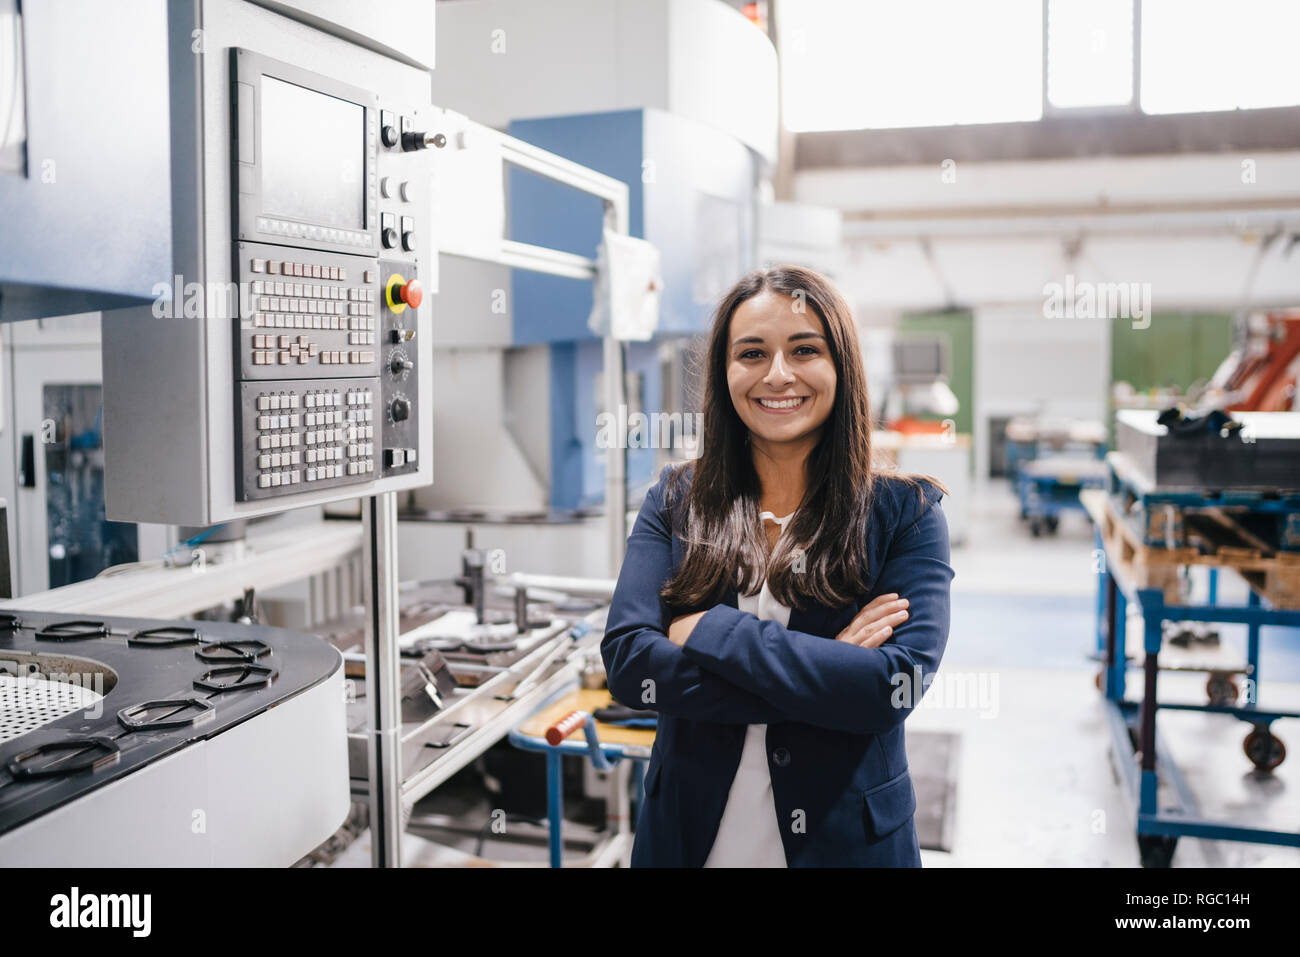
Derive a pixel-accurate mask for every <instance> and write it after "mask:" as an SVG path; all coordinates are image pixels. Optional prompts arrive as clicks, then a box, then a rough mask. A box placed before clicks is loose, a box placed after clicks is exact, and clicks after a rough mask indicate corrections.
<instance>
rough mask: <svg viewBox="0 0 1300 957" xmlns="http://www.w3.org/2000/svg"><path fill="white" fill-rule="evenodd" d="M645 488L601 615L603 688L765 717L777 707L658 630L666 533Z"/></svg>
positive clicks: (695, 715)
mask: <svg viewBox="0 0 1300 957" xmlns="http://www.w3.org/2000/svg"><path fill="white" fill-rule="evenodd" d="M662 486H663V482H662V481H661V482H660V483H659V484H658V485H656V486H655V487H653V488H651V489H650V491H649V493H648V494H647V495H646V499H645V502H644V503H643V504H642V506H641V511H640V513H639V514H638V515H637V519H636V524H635V525H634V526H633V527H632V534H631V535H630V536H629V537H628V543H627V554H626V555H625V557H624V559H623V567H622V568H621V569H620V571H619V575H618V584H617V585H616V586H615V588H614V598H613V600H612V602H611V603H610V608H609V614H608V616H607V617H606V621H605V636H604V638H603V639H602V640H601V643H600V652H601V657H602V658H603V659H604V661H605V672H606V674H607V675H608V677H609V690H610V693H611V694H612V695H613V696H614V697H615V698H616V699H617V700H619V701H621V702H622V703H623V704H625V705H628V706H629V707H633V708H643V709H646V710H651V711H659V712H662V713H663V714H670V715H675V716H678V717H682V718H689V719H692V720H696V721H713V722H716V723H719V724H768V723H771V722H775V721H780V720H782V715H781V714H780V712H779V711H777V710H776V709H775V708H773V707H772V706H771V705H769V704H768V703H767V702H765V701H763V700H762V699H761V698H760V697H758V696H756V695H754V694H752V693H751V692H749V691H744V690H742V689H740V688H737V687H736V686H735V685H733V684H731V683H730V682H729V681H727V680H726V679H725V678H723V677H722V676H720V675H718V674H715V673H713V672H711V671H707V670H705V669H704V668H701V667H700V666H699V665H698V664H696V663H695V662H693V661H691V660H689V659H688V658H687V657H686V656H685V655H684V654H683V653H682V649H681V648H679V647H678V646H677V645H674V644H673V643H672V642H671V641H669V640H668V637H667V635H666V633H665V631H666V629H667V627H668V624H669V623H670V622H671V618H670V617H669V611H668V609H667V607H666V606H665V605H664V604H663V600H662V599H661V598H660V597H659V589H660V588H661V587H662V586H663V584H664V582H666V581H667V580H668V579H669V577H670V576H671V575H672V572H673V561H672V538H671V532H670V531H669V528H668V521H667V516H666V513H665V510H664V507H663V503H662V499H661V494H662V493H661V489H662Z"/></svg>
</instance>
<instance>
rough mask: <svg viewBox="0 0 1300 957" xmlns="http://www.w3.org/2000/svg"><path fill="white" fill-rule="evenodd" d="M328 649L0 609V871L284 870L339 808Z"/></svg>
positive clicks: (340, 761)
mask: <svg viewBox="0 0 1300 957" xmlns="http://www.w3.org/2000/svg"><path fill="white" fill-rule="evenodd" d="M342 666H343V662H342V659H341V656H340V655H339V653H338V652H337V651H335V650H334V649H333V648H330V647H329V646H327V645H326V644H324V643H323V642H321V641H320V640H319V639H317V638H315V637H314V636H311V635H302V634H298V633H296V632H290V631H284V630H282V629H279V628H265V627H249V626H245V625H233V624H223V623H216V622H176V621H153V620H144V619H128V618H98V617H96V618H91V617H88V616H84V615H82V616H73V615H66V614H62V615H60V614H51V613H37V612H6V613H5V614H0V866H6V867H31V866H40V867H59V866H63V867H67V866H122V865H123V864H125V863H130V864H131V865H133V866H173V867H174V866H288V865H290V864H292V863H294V862H295V861H297V860H298V859H300V858H301V857H303V856H304V855H306V854H307V853H308V852H309V851H311V849H312V848H314V847H315V846H316V845H318V844H320V843H321V842H322V841H324V840H325V839H326V838H327V837H329V835H330V834H332V833H333V832H334V829H335V828H336V827H337V826H338V824H339V822H340V821H341V820H342V819H343V817H344V816H345V815H346V813H347V807H348V782H347V747H346V739H345V736H344V735H345V727H344V711H343V704H342V701H343V667H342Z"/></svg>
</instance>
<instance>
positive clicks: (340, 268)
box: [249, 257, 379, 366]
mask: <svg viewBox="0 0 1300 957" xmlns="http://www.w3.org/2000/svg"><path fill="white" fill-rule="evenodd" d="M249 272H250V273H251V274H261V275H265V276H266V277H267V278H265V279H261V278H254V279H252V280H251V281H250V288H251V293H252V295H251V297H250V302H251V304H252V308H253V312H252V315H251V316H250V320H251V323H252V327H253V329H255V330H257V329H285V330H306V331H309V332H315V331H317V330H320V331H322V332H330V331H338V332H340V333H342V334H343V335H342V336H340V337H339V340H338V343H339V344H340V345H341V344H344V343H346V344H347V345H349V346H373V345H376V342H377V339H376V326H377V323H378V318H379V290H378V289H375V288H371V287H372V286H373V284H374V283H376V282H377V281H378V275H377V273H376V271H375V270H373V269H366V270H364V271H362V270H357V269H355V268H354V269H353V273H354V274H355V273H360V275H359V276H355V277H354V279H353V281H354V282H355V281H356V280H357V279H359V280H360V281H361V282H362V283H364V284H363V285H349V284H348V282H349V279H348V267H347V266H346V265H341V264H340V265H335V264H331V263H325V264H322V263H302V262H295V261H293V260H280V259H262V258H260V257H253V258H250V259H249ZM274 276H279V277H289V278H288V279H287V280H286V279H284V278H270V277H274ZM298 279H304V280H318V281H316V282H312V281H307V282H298V281H297V280H298ZM319 280H323V281H319ZM327 345H330V346H332V345H334V340H332V339H325V338H323V337H319V336H311V335H310V334H309V335H298V336H297V337H296V338H295V337H294V336H291V335H276V334H263V333H258V332H254V334H253V336H252V338H251V340H250V345H249V350H250V359H251V362H252V364H253V365H254V366H311V365H314V366H323V365H331V366H332V365H365V364H369V363H372V362H374V361H375V356H376V350H374V349H333V348H326V346H327Z"/></svg>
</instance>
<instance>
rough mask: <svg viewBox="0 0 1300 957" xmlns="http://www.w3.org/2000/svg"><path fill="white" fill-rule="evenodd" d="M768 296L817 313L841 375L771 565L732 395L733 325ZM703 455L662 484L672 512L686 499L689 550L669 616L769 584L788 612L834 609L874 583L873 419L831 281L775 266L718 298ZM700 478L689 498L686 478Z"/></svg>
mask: <svg viewBox="0 0 1300 957" xmlns="http://www.w3.org/2000/svg"><path fill="white" fill-rule="evenodd" d="M764 290H771V291H773V292H776V293H782V294H784V295H786V296H789V297H791V298H792V299H794V301H795V304H796V306H795V308H800V305H801V304H802V305H803V306H806V307H807V308H811V309H812V311H813V312H815V313H816V314H817V316H818V317H819V318H820V319H821V321H822V325H823V326H824V327H825V333H826V340H827V343H828V346H829V350H830V354H831V359H832V361H833V362H834V364H835V377H836V384H835V401H834V403H833V404H832V407H831V412H830V415H829V416H828V417H827V419H826V421H825V423H824V424H823V426H822V434H821V439H820V440H819V441H818V443H817V446H816V447H815V448H814V449H813V450H812V452H811V453H810V454H809V457H808V462H807V473H808V483H807V491H806V493H805V495H804V500H803V501H802V502H801V503H800V505H799V510H798V511H797V512H796V514H795V517H794V519H793V520H792V521H791V522H790V524H789V526H788V527H787V528H786V530H785V532H786V533H785V534H784V535H783V536H782V537H781V540H780V541H779V542H778V543H777V546H776V548H775V549H774V550H773V551H772V552H771V554H770V555H769V554H768V543H767V538H766V533H765V532H764V531H763V525H762V522H761V521H760V520H759V499H760V496H761V492H762V490H761V489H760V487H759V482H758V475H757V473H756V472H755V470H754V463H753V459H752V453H751V450H750V446H749V429H748V428H747V427H746V425H745V423H744V422H743V421H742V420H741V418H740V415H739V413H737V412H736V408H735V405H734V404H733V403H732V399H731V394H730V391H729V390H728V387H727V354H728V341H729V337H730V330H731V317H732V316H733V315H734V314H735V312H736V309H737V308H738V307H739V306H740V304H741V303H743V302H745V301H746V300H747V299H751V298H753V297H754V296H756V295H758V294H759V293H760V292H763V291H764ZM705 363H706V366H705V369H704V370H703V371H704V394H703V397H702V399H703V401H702V403H701V404H702V406H703V408H702V412H703V415H704V428H703V433H704V443H703V451H702V453H701V455H700V457H699V458H698V459H696V460H695V461H694V462H693V463H687V464H685V465H680V466H677V467H676V468H674V469H673V471H672V472H671V473H670V475H669V479H668V481H667V482H666V483H665V504H666V505H671V504H672V502H673V501H675V500H677V501H680V500H682V499H683V498H684V500H685V504H686V508H684V509H675V510H674V512H675V513H676V516H675V522H674V524H675V526H676V528H677V529H678V534H679V536H680V537H681V538H682V540H683V541H684V542H685V543H686V552H685V555H684V556H683V558H682V561H681V563H680V565H679V566H678V568H677V571H676V572H675V573H674V575H673V576H672V578H670V579H669V580H668V582H667V583H666V584H665V585H664V587H663V589H662V590H661V592H660V594H661V596H662V597H663V599H664V601H665V602H666V603H667V604H668V605H669V606H671V607H677V608H694V607H700V606H702V605H704V604H706V603H707V602H708V601H709V600H710V599H713V598H716V597H717V595H718V594H719V592H721V591H723V590H725V589H727V588H730V587H733V586H735V587H737V588H739V589H740V593H741V594H752V593H754V592H755V591H757V590H758V589H759V587H760V586H761V584H762V582H763V581H764V580H766V581H767V583H768V588H769V590H770V591H771V593H772V597H774V598H775V599H776V600H777V601H778V602H780V603H781V604H783V605H786V606H787V607H790V608H795V607H802V606H803V605H804V604H806V603H807V602H808V601H812V602H815V603H817V604H820V605H825V606H827V607H831V608H838V607H841V606H843V605H846V604H848V603H849V602H850V601H852V600H853V599H854V598H855V597H858V596H860V595H861V594H863V592H864V591H865V589H866V585H867V582H868V558H867V525H868V522H869V520H870V516H871V503H872V491H873V474H872V467H871V414H870V407H869V403H868V400H867V381H866V373H865V371H864V368H863V363H862V353H861V350H860V348H859V346H858V334H857V329H856V327H855V326H854V323H853V319H852V313H851V312H850V310H849V307H848V304H847V303H846V302H845V301H844V298H843V297H842V296H841V295H840V294H839V292H838V291H837V290H836V289H835V287H834V286H833V285H831V282H830V280H828V279H827V278H826V277H825V276H822V275H821V274H820V273H817V272H814V271H813V270H811V269H805V268H803V267H801V266H778V267H775V268H772V269H767V270H759V271H756V272H752V273H750V274H749V275H747V276H745V277H744V278H743V279H741V280H740V281H739V282H737V283H736V285H735V286H733V287H732V288H731V290H730V291H729V292H728V293H727V294H726V295H725V296H724V297H723V298H722V301H721V303H720V304H719V305H718V308H717V311H716V313H715V314H714V317H713V327H712V330H711V332H710V333H709V339H708V346H707V350H706V352H705ZM688 469H691V470H693V477H692V481H691V485H690V490H689V493H688V494H687V495H685V496H683V489H684V487H685V477H686V471H687V470H688Z"/></svg>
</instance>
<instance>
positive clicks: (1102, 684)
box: [1092, 668, 1106, 694]
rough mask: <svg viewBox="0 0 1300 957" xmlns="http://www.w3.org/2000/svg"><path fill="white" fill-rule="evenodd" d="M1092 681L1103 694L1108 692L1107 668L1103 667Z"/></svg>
mask: <svg viewBox="0 0 1300 957" xmlns="http://www.w3.org/2000/svg"><path fill="white" fill-rule="evenodd" d="M1092 683H1093V684H1095V685H1096V686H1097V690H1098V691H1100V692H1102V694H1105V693H1106V669H1105V668H1102V669H1101V670H1100V671H1098V672H1097V677H1095V678H1094V679H1093V681H1092Z"/></svg>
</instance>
